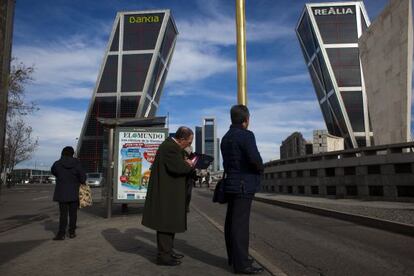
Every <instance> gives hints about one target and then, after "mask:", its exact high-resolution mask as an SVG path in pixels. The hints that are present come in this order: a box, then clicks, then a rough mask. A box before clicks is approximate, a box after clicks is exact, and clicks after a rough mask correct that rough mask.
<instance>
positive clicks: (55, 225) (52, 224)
mask: <svg viewBox="0 0 414 276" xmlns="http://www.w3.org/2000/svg"><path fill="white" fill-rule="evenodd" d="M42 224H43V227H44V229H45V231H49V232H52V233H53V234H54V235H56V233H57V232H58V229H59V221H54V220H52V219H48V220H45V221H44V222H42Z"/></svg>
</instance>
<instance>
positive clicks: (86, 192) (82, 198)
mask: <svg viewBox="0 0 414 276" xmlns="http://www.w3.org/2000/svg"><path fill="white" fill-rule="evenodd" d="M91 205H92V192H91V187H89V185H86V184H85V185H83V184H81V185H80V186H79V208H84V207H88V206H91Z"/></svg>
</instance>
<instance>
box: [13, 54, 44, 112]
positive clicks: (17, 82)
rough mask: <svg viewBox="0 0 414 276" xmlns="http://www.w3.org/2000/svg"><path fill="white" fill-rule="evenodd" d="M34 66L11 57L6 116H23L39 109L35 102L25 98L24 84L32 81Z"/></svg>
mask: <svg viewBox="0 0 414 276" xmlns="http://www.w3.org/2000/svg"><path fill="white" fill-rule="evenodd" d="M34 70H35V69H34V66H26V65H25V64H23V63H22V62H17V59H16V58H13V59H12V65H11V70H10V77H9V99H8V110H7V116H8V118H10V119H11V118H14V117H16V116H25V115H28V114H32V113H33V112H35V111H37V110H39V108H38V107H37V105H36V103H34V102H27V101H26V100H25V96H26V94H25V92H26V91H25V86H26V85H27V84H29V83H31V82H32V81H33V76H32V75H33V73H34Z"/></svg>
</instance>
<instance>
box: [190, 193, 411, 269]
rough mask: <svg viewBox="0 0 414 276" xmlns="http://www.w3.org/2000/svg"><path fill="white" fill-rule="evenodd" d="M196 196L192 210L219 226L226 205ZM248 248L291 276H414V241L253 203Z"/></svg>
mask: <svg viewBox="0 0 414 276" xmlns="http://www.w3.org/2000/svg"><path fill="white" fill-rule="evenodd" d="M211 196H212V194H211V192H209V191H205V190H204V191H202V190H197V189H195V190H194V193H193V199H192V204H193V205H194V206H195V207H196V208H197V209H199V210H201V211H202V212H203V213H205V214H206V215H208V216H209V217H210V218H211V219H213V220H214V221H215V222H217V223H218V224H220V225H224V218H225V208H226V206H225V205H219V204H214V203H212V202H211ZM250 246H251V247H252V248H253V249H254V250H256V251H257V252H258V253H260V255H262V256H263V257H265V258H266V259H267V260H268V261H269V262H271V263H272V264H274V265H276V266H277V267H279V268H280V269H281V270H282V271H283V272H285V273H286V274H287V275H335V276H339V275H364V276H366V275H399V276H400V275H414V258H413V256H414V239H413V238H411V237H407V236H403V235H399V234H393V233H389V232H385V231H381V230H378V229H372V228H368V227H364V226H360V225H356V224H353V223H349V222H345V221H341V220H337V219H333V218H328V217H322V216H317V215H313V214H308V213H304V212H300V211H295V210H290V209H286V208H282V207H277V206H273V205H268V204H265V203H260V202H254V203H253V207H252V213H251V220H250Z"/></svg>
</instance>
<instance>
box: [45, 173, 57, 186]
mask: <svg viewBox="0 0 414 276" xmlns="http://www.w3.org/2000/svg"><path fill="white" fill-rule="evenodd" d="M47 181H48V183H50V184H56V176H53V175H52V176H49V177H48V178H47Z"/></svg>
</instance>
